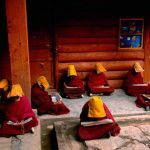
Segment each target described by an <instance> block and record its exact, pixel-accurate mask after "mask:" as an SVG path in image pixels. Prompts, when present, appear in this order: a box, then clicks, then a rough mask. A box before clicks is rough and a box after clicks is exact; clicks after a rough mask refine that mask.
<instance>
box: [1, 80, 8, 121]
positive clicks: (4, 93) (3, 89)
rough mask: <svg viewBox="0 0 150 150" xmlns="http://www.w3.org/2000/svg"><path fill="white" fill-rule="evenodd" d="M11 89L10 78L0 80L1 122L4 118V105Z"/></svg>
mask: <svg viewBox="0 0 150 150" xmlns="http://www.w3.org/2000/svg"><path fill="white" fill-rule="evenodd" d="M9 91H10V82H9V80H8V79H2V80H0V123H1V122H3V120H4V118H5V117H4V112H3V107H4V106H3V105H4V102H5V100H6V99H7V94H8V92H9Z"/></svg>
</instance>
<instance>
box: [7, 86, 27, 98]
mask: <svg viewBox="0 0 150 150" xmlns="http://www.w3.org/2000/svg"><path fill="white" fill-rule="evenodd" d="M23 95H24V92H23V90H22V88H21V86H20V84H14V85H12V88H11V91H10V92H9V93H8V95H7V97H8V98H10V97H14V96H19V97H22V96H23Z"/></svg>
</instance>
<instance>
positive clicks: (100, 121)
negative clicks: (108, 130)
mask: <svg viewBox="0 0 150 150" xmlns="http://www.w3.org/2000/svg"><path fill="white" fill-rule="evenodd" d="M110 123H113V120H112V119H103V120H98V121H84V122H81V125H82V126H85V127H86V126H96V125H104V124H110Z"/></svg>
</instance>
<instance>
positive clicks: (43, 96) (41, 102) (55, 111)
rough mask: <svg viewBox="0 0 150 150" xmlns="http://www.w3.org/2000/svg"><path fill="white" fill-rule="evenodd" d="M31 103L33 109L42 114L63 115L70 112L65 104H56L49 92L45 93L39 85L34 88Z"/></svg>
mask: <svg viewBox="0 0 150 150" xmlns="http://www.w3.org/2000/svg"><path fill="white" fill-rule="evenodd" d="M31 103H32V107H33V108H36V109H37V110H38V112H39V113H40V114H51V115H61V114H67V113H69V112H70V110H69V108H67V107H66V106H65V105H64V103H63V102H62V103H61V104H54V103H53V102H52V98H51V96H50V95H48V92H46V91H44V89H42V88H41V87H39V85H38V84H35V85H33V86H32V89H31Z"/></svg>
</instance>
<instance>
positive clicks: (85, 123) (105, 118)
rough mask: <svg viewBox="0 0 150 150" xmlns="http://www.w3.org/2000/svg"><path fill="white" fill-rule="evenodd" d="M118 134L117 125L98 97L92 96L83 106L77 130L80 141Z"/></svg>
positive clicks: (118, 128)
mask: <svg viewBox="0 0 150 150" xmlns="http://www.w3.org/2000/svg"><path fill="white" fill-rule="evenodd" d="M119 133H120V127H119V125H118V124H117V123H116V122H115V120H114V118H113V116H112V114H111V113H110V111H109V109H108V108H107V106H106V105H105V104H104V103H103V101H102V99H101V98H100V97H99V96H93V97H92V98H91V99H90V100H89V101H87V102H86V103H85V104H84V106H83V108H82V112H81V114H80V125H79V126H78V129H77V136H78V137H79V138H80V139H81V140H92V139H100V138H104V137H110V136H117V135H118V134H119Z"/></svg>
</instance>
